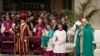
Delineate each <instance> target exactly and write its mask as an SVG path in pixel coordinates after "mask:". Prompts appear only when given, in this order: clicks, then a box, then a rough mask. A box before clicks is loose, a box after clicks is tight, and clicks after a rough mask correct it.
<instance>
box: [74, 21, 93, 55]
mask: <svg viewBox="0 0 100 56" xmlns="http://www.w3.org/2000/svg"><path fill="white" fill-rule="evenodd" d="M77 31H78V32H77V35H76V54H75V56H80V36H79V34H80V32H81V26H79V27H78V29H77ZM82 38H83V42H82V56H94V51H93V44H92V42H93V41H94V35H93V30H92V27H91V25H90V24H89V23H87V24H86V25H85V26H84V28H83V35H82Z"/></svg>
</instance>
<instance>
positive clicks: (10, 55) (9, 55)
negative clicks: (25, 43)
mask: <svg viewBox="0 0 100 56" xmlns="http://www.w3.org/2000/svg"><path fill="white" fill-rule="evenodd" d="M0 56H14V55H13V54H0ZM16 56H20V55H16ZM23 56H25V55H23ZM27 56H42V55H27Z"/></svg>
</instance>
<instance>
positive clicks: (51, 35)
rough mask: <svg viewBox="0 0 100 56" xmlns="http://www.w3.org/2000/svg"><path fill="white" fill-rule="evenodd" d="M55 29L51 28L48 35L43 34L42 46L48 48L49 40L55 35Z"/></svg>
mask: <svg viewBox="0 0 100 56" xmlns="http://www.w3.org/2000/svg"><path fill="white" fill-rule="evenodd" d="M53 34H54V31H53V30H50V31H49V32H48V35H47V36H42V38H41V47H43V48H46V47H47V46H48V41H49V39H51V38H52V37H53Z"/></svg>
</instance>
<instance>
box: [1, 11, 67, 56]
mask: <svg viewBox="0 0 100 56" xmlns="http://www.w3.org/2000/svg"><path fill="white" fill-rule="evenodd" d="M0 28H1V30H0V33H1V34H2V36H10V35H18V36H19V38H18V42H16V43H17V46H18V47H19V48H18V51H19V52H20V53H21V54H22V53H25V54H27V53H28V50H29V49H33V50H43V51H44V56H46V55H50V56H52V55H62V56H65V48H66V47H64V44H65V43H66V39H67V29H68V26H67V23H66V19H65V17H64V16H63V15H61V14H58V13H56V12H48V11H39V12H36V11H35V12H34V11H8V12H2V13H1V14H0ZM0 37H1V36H0ZM29 37H34V38H40V40H33V41H29ZM28 41H29V43H28ZM59 45H60V46H59ZM62 48H63V49H62ZM60 49H62V50H60ZM59 50H60V51H59ZM53 53H54V54H53Z"/></svg>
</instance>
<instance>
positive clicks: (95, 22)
mask: <svg viewBox="0 0 100 56" xmlns="http://www.w3.org/2000/svg"><path fill="white" fill-rule="evenodd" d="M85 1H86V0H75V3H74V11H76V12H77V13H79V10H78V7H79V4H80V3H82V2H85ZM92 5H94V6H96V7H97V8H98V9H100V0H93V1H92ZM90 10H91V9H89V10H88V11H86V12H87V13H88V12H89V11H90ZM87 13H86V14H87ZM99 15H100V13H99V14H96V15H95V16H93V17H92V20H91V21H90V23H91V24H92V26H93V27H94V28H100V16H99Z"/></svg>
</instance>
